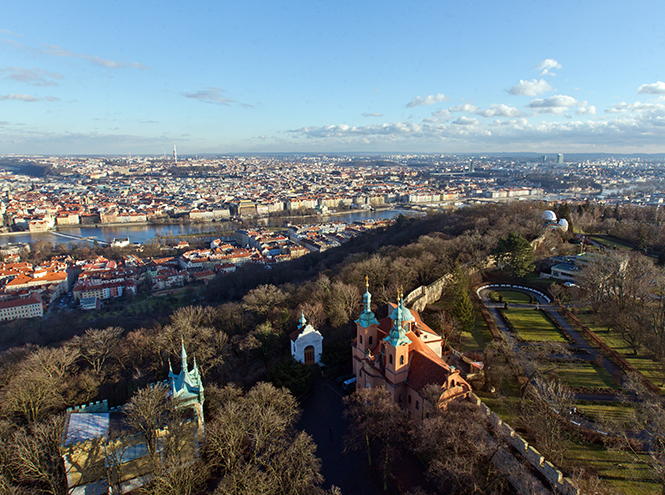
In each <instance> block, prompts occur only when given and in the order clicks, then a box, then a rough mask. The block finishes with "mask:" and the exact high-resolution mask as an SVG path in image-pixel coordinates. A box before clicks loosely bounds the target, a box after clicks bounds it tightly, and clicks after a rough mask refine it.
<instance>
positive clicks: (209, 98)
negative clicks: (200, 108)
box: [181, 87, 237, 106]
mask: <svg viewBox="0 0 665 495" xmlns="http://www.w3.org/2000/svg"><path fill="white" fill-rule="evenodd" d="M223 93H226V90H225V89H220V88H215V87H209V88H205V89H200V90H198V91H194V92H193V93H181V94H182V96H184V97H185V98H192V99H194V100H199V101H201V102H203V103H215V104H217V105H227V106H228V105H230V104H231V103H236V102H237V100H231V99H230V98H226V97H224V96H223Z"/></svg>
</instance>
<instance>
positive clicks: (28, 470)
mask: <svg viewBox="0 0 665 495" xmlns="http://www.w3.org/2000/svg"><path fill="white" fill-rule="evenodd" d="M63 428H64V418H63V417H62V416H54V417H51V418H49V419H48V420H45V421H44V422H41V423H36V424H33V425H31V426H29V427H25V428H21V429H19V430H17V431H16V432H15V433H14V435H13V438H12V440H11V449H12V453H13V455H12V457H11V459H10V469H11V470H12V472H13V473H14V476H15V477H16V479H17V480H18V481H19V482H20V483H21V484H25V485H27V486H28V487H29V486H34V487H35V488H37V489H38V490H39V491H40V493H48V494H51V495H61V494H64V493H66V482H65V472H64V467H63V464H62V458H61V457H60V442H61V440H62V432H63Z"/></svg>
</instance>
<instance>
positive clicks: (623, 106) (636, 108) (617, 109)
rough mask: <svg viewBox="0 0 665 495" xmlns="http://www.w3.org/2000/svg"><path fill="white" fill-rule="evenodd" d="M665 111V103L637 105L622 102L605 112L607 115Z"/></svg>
mask: <svg viewBox="0 0 665 495" xmlns="http://www.w3.org/2000/svg"><path fill="white" fill-rule="evenodd" d="M664 109H665V103H653V102H648V103H642V102H641V101H637V102H635V103H626V102H625V101H624V102H621V103H617V104H616V105H612V106H611V107H610V108H608V109H607V110H605V112H606V113H643V112H651V111H654V110H664Z"/></svg>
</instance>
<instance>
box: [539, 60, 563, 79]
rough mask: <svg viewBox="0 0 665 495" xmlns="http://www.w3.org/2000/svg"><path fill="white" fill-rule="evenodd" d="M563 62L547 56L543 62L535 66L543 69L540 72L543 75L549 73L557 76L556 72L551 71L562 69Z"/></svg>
mask: <svg viewBox="0 0 665 495" xmlns="http://www.w3.org/2000/svg"><path fill="white" fill-rule="evenodd" d="M560 68H561V64H560V63H559V62H557V61H556V60H554V59H553V58H546V59H545V60H543V61H542V62H540V63H539V64H538V65H536V66H535V67H534V69H537V70H541V69H542V72H541V73H540V75H541V76H545V75H547V74H550V75H552V76H555V75H556V74H554V73H552V72H550V71H551V70H552V69H560Z"/></svg>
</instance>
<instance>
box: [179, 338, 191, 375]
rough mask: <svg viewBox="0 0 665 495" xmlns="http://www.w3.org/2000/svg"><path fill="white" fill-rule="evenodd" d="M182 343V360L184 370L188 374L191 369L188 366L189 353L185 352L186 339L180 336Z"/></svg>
mask: <svg viewBox="0 0 665 495" xmlns="http://www.w3.org/2000/svg"><path fill="white" fill-rule="evenodd" d="M180 343H181V346H182V347H181V349H180V360H181V361H182V369H183V370H184V371H185V372H187V371H189V367H188V366H187V351H186V350H185V338H184V337H183V336H182V335H181V336H180Z"/></svg>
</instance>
